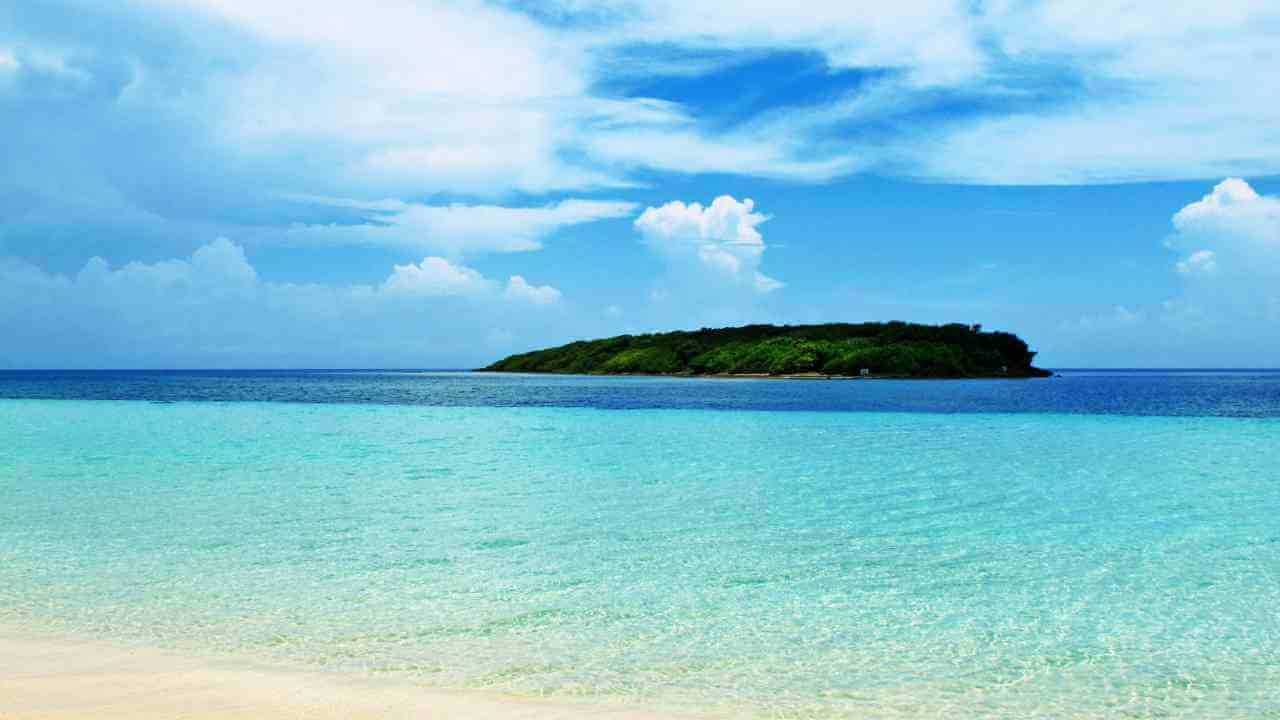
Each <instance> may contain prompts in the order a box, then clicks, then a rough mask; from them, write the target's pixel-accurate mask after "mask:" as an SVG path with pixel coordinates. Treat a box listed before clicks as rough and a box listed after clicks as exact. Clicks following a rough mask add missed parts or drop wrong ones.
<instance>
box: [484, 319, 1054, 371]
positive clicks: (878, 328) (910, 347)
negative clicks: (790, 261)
mask: <svg viewBox="0 0 1280 720" xmlns="http://www.w3.org/2000/svg"><path fill="white" fill-rule="evenodd" d="M1034 357H1035V353H1034V352H1032V351H1031V350H1030V349H1029V348H1028V347H1027V344H1026V343H1025V342H1023V341H1022V340H1021V339H1020V338H1019V337H1018V336H1016V335H1013V334H1010V333H1006V332H985V331H983V330H982V326H981V325H962V324H959V323H952V324H948V325H918V324H914V323H905V322H888V323H856V324H850V323H831V324H826V325H781V326H779V325H746V326H743V327H731V328H703V329H701V330H690V331H676V332H668V333H655V334H648V335H619V336H617V337H611V338H605V339H602V340H584V341H579V342H573V343H569V344H568V345H562V346H560V347H554V348H548V349H545V350H535V351H533V352H527V353H521V354H518V355H512V356H510V357H507V358H504V359H502V360H499V361H498V362H495V363H493V364H492V365H490V366H488V367H486V368H483V369H484V370H488V371H495V372H532V373H575V374H595V375H632V374H652V375H745V374H752V375H801V374H821V375H833V376H857V375H860V374H862V371H863V370H866V371H867V372H868V373H870V374H872V375H877V376H890V377H932V378H959V377H1043V376H1045V375H1048V374H1049V373H1048V372H1046V371H1044V370H1040V369H1039V368H1036V367H1033V366H1032V364H1031V361H1032V359H1033V358H1034Z"/></svg>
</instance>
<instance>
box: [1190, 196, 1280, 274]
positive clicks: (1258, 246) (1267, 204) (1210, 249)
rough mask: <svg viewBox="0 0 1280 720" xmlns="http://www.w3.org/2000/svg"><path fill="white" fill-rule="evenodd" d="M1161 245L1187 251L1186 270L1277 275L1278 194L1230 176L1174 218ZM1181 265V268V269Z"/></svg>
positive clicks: (1279, 259)
mask: <svg viewBox="0 0 1280 720" xmlns="http://www.w3.org/2000/svg"><path fill="white" fill-rule="evenodd" d="M1173 227H1174V232H1173V234H1172V235H1170V236H1169V238H1168V239H1167V240H1166V242H1165V244H1166V245H1168V246H1169V247H1170V248H1172V249H1174V250H1178V251H1182V252H1186V253H1187V256H1186V257H1185V258H1184V259H1183V260H1181V261H1180V262H1179V263H1178V269H1179V271H1181V272H1183V273H1184V274H1210V273H1213V272H1216V271H1218V270H1219V269H1220V270H1221V271H1222V272H1223V273H1226V274H1229V275H1250V276H1253V275H1267V276H1275V275H1280V198H1278V197H1270V196H1266V195H1259V194H1258V192H1257V191H1255V190H1254V189H1253V187H1251V186H1250V185H1249V183H1247V182H1245V181H1244V180H1241V179H1239V178H1228V179H1226V180H1223V181H1222V182H1220V183H1218V184H1217V185H1216V186H1214V188H1213V191H1212V192H1210V193H1209V194H1207V195H1205V196H1204V197H1202V198H1201V199H1199V200H1197V201H1195V202H1193V203H1190V204H1188V205H1187V206H1186V207H1184V208H1182V209H1181V210H1179V211H1178V213H1177V214H1176V215H1174V216H1173ZM1184 268H1185V269H1184Z"/></svg>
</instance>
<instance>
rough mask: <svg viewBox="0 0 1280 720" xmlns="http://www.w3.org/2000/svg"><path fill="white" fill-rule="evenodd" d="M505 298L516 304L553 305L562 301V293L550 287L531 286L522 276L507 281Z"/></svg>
mask: <svg viewBox="0 0 1280 720" xmlns="http://www.w3.org/2000/svg"><path fill="white" fill-rule="evenodd" d="M503 296H504V297H505V298H507V299H508V300H514V301H516V302H527V303H532V304H534V305H551V304H553V303H557V302H559V301H560V291H559V290H557V289H555V288H553V287H551V286H550V285H530V284H529V283H528V281H526V280H525V279H524V278H523V277H522V276H520V275H512V276H511V277H510V278H508V280H507V289H506V290H505V291H504V292H503Z"/></svg>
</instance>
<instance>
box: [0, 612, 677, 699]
mask: <svg viewBox="0 0 1280 720" xmlns="http://www.w3.org/2000/svg"><path fill="white" fill-rule="evenodd" d="M660 717H665V718H671V717H673V716H671V715H659V714H655V713H652V712H648V711H644V710H639V709H634V708H625V707H617V706H602V705H595V704H585V703H584V704H581V705H578V704H567V703H559V704H556V703H552V702H541V701H536V700H528V701H526V700H518V699H508V698H504V697H499V696H495V695H492V694H485V693H480V692H475V693H472V692H465V691H459V692H453V691H447V690H436V689H430V688H424V687H420V686H417V685H413V684H410V683H406V682H391V681H379V680H378V679H376V678H368V677H364V676H361V675H358V674H353V675H345V674H338V673H325V672H307V671H294V670H282V669H278V668H275V667H270V668H268V667H257V666H253V665H250V664H237V663H232V662H224V661H219V660H203V659H196V658H190V657H184V656H182V655H178V654H175V653H169V652H165V651H161V650H151V649H138V648H131V647H126V646H122V645H121V646H117V645H112V644H108V643H104V642H98V641H82V640H71V639H65V638H53V639H45V638H39V637H32V636H27V635H26V634H25V633H22V632H7V631H5V630H3V629H0V720H36V719H37V718H38V719H40V720H64V719H66V718H93V719H94V720H116V719H124V718H129V719H130V720H160V719H161V718H163V719H164V720H175V719H178V718H181V719H182V720H214V719H215V718H216V719H217V720H250V719H252V720H273V719H276V718H290V719H291V720H299V719H303V718H305V719H306V720H326V719H329V718H332V719H334V720H337V719H339V718H341V719H342V720H348V719H358V718H360V719H362V718H442V719H443V718H448V719H450V720H455V719H456V720H469V719H471V718H475V719H479V718H496V719H497V720H552V719H553V718H566V719H575V720H576V719H579V718H600V719H602V720H655V719H656V718H660Z"/></svg>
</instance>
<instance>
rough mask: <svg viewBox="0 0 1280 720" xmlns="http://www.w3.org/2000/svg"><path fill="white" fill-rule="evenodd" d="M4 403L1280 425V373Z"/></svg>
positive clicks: (111, 377)
mask: <svg viewBox="0 0 1280 720" xmlns="http://www.w3.org/2000/svg"><path fill="white" fill-rule="evenodd" d="M0 398H11V399H19V398H21V399H44V400H50V399H71V400H149V401H156V402H176V401H218V402H234V401H259V402H302V403H373V404H392V405H431V406H449V407H485V406H494V407H591V408H601V409H636V408H665V409H714V410H806V411H884V412H933V413H974V412H977V413H993V412H994V413H1072V414H1092V415H1143V416H1184V417H1185V416H1200V417H1255V418H1259V417H1280V371H1275V370H1229V371H1228V370H1219V371H1213V370H1199V371H1185V370H1141V371H1138V370H1063V371H1061V373H1060V376H1059V377H1054V378H1046V379H1036V380H937V381H922V380H873V381H861V380H852V381H847V380H756V379H702V378H661V377H589V376H548V375H507V374H492V373H470V372H452V371H377V370H341V371H334V370H273V371H252V370H203V371H178V370H173V371H141V370H139V371H117V370H107V371H4V372H0Z"/></svg>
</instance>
